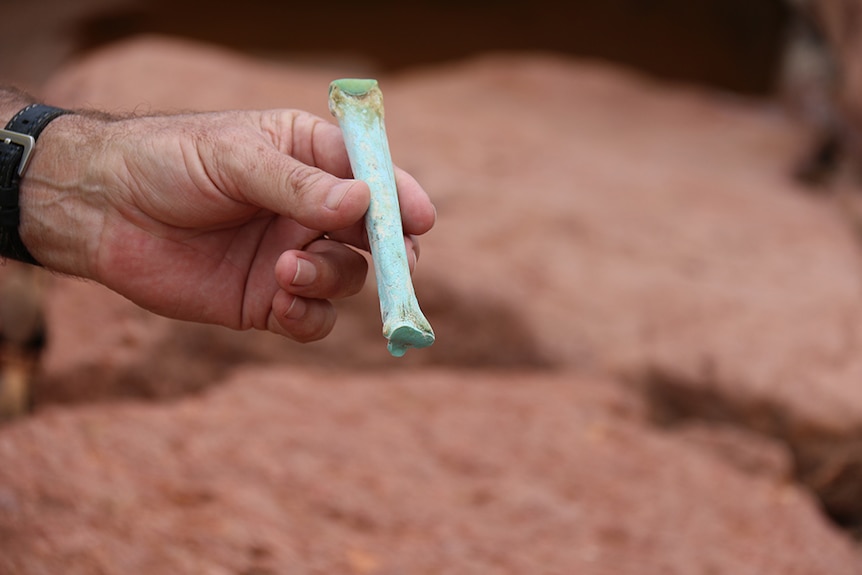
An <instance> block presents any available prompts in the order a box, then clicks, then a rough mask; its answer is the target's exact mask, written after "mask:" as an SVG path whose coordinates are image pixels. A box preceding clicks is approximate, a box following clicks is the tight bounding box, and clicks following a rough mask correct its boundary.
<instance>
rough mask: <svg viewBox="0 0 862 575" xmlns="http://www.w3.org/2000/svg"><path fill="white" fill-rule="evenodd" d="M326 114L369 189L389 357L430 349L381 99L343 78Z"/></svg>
mask: <svg viewBox="0 0 862 575" xmlns="http://www.w3.org/2000/svg"><path fill="white" fill-rule="evenodd" d="M329 110H330V112H332V115H333V116H335V118H336V119H337V120H338V124H339V125H340V126H341V131H342V132H343V133H344V143H345V145H346V146H347V154H348V156H349V157H350V166H351V168H352V169H353V176H354V177H355V178H357V179H359V180H362V181H364V182H365V183H367V184H368V187H369V188H371V204H370V206H369V207H368V213H367V214H365V229H366V230H367V232H368V241H369V243H370V244H371V259H372V260H373V262H374V274H375V276H376V278H377V293H378V295H379V297H380V313H381V316H382V318H383V335H384V336H385V337H386V339H388V340H389V353H391V354H392V355H394V356H396V357H401V356H402V355H404V354H405V353H406V351H407V349H408V348H411V347H417V348H419V347H427V346H429V345H431V344H432V343H434V331H433V330H432V329H431V324H429V323H428V320H427V319H425V316H424V315H423V314H422V310H420V309H419V302H418V301H417V300H416V293H415V292H414V290H413V282H412V280H411V278H410V268H409V267H408V264H407V252H406V250H405V248H404V231H403V229H402V227H401V210H400V208H399V206H398V192H397V190H396V188H395V171H394V169H393V167H392V158H391V156H390V154H389V141H388V140H387V138H386V126H385V125H384V123H383V94H382V93H381V92H380V88H379V87H378V85H377V80H365V79H355V78H344V79H341V80H335V81H334V82H332V83H331V84H330V85H329Z"/></svg>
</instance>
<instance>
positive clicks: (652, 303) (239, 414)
mask: <svg viewBox="0 0 862 575" xmlns="http://www.w3.org/2000/svg"><path fill="white" fill-rule="evenodd" d="M357 72H359V73H361V72H362V71H361V70H356V69H347V68H345V69H338V68H336V69H332V68H327V69H324V68H299V67H291V66H288V65H285V64H274V63H270V62H265V61H261V60H252V59H248V58H245V57H242V56H239V55H236V54H233V53H230V52H226V51H223V50H218V49H214V48H210V47H206V46H201V45H196V44H190V43H187V42H179V41H175V40H167V39H163V38H141V39H137V40H134V41H130V42H125V43H122V44H118V45H115V46H112V47H111V48H109V49H105V50H101V51H98V52H96V53H94V54H92V55H90V56H88V57H86V58H83V59H81V60H79V61H76V62H72V63H70V64H69V65H67V66H66V67H65V68H64V69H63V70H61V71H60V72H58V73H57V74H55V75H54V76H53V77H52V78H51V80H50V81H48V82H47V83H46V84H45V85H44V86H43V88H42V89H41V95H43V96H44V97H45V98H47V99H48V101H49V102H51V103H54V104H57V105H64V106H97V107H101V108H107V109H109V110H113V111H132V110H135V111H160V110H178V109H182V110H188V109H200V110H203V109H223V108H237V107H246V108H248V107H276V106H279V107H298V108H303V109H307V110H310V111H313V112H316V113H318V114H320V115H322V116H326V115H328V114H327V111H326V90H327V85H328V83H329V81H330V80H331V79H333V78H334V77H338V76H342V75H350V74H353V73H357ZM380 80H381V86H382V88H383V91H384V96H385V99H386V110H387V127H388V129H389V132H390V138H391V147H392V151H393V155H394V157H395V160H396V162H397V163H398V164H400V165H401V166H403V167H404V168H406V169H408V170H409V171H411V172H412V173H413V174H414V175H415V176H416V177H417V178H418V179H419V180H420V181H421V182H422V183H423V184H424V185H425V187H426V189H428V190H429V192H430V193H431V194H432V196H433V198H434V200H435V203H436V205H437V207H438V213H439V220H438V225H437V227H436V228H435V229H434V230H433V231H432V233H431V234H430V235H429V236H428V237H427V238H426V239H425V241H424V242H423V244H422V258H421V261H420V262H419V266H418V269H417V273H416V276H415V281H416V285H417V292H418V295H419V299H420V302H421V303H422V305H423V309H425V311H426V314H427V315H428V317H429V319H430V320H431V322H432V324H433V325H434V327H435V330H436V332H437V337H438V342H437V343H436V344H435V345H434V347H432V348H430V349H428V350H422V351H413V352H410V353H408V356H407V357H405V358H402V359H399V360H396V359H393V358H390V357H389V356H388V354H387V353H386V350H385V341H384V340H383V339H382V338H381V336H380V333H379V332H380V325H379V317H378V311H377V303H376V296H375V294H374V289H373V285H371V282H369V285H368V286H367V289H366V290H365V291H364V292H363V293H362V294H360V296H358V297H356V298H354V299H352V300H350V301H347V302H344V303H343V304H341V305H340V320H339V325H338V326H337V328H336V330H335V332H334V333H333V334H332V336H331V337H330V338H328V339H327V340H324V341H323V342H319V343H316V344H310V345H305V346H302V345H296V344H292V343H290V342H286V341H282V340H279V339H277V338H274V337H270V336H267V335H266V334H260V333H237V332H230V331H227V330H223V329H220V328H213V327H206V326H199V325H194V324H185V323H180V322H174V321H170V320H166V319H163V318H158V317H155V316H152V315H149V314H147V313H146V312H143V311H141V310H140V309H138V308H136V307H134V306H132V305H131V304H129V303H128V302H126V301H125V300H123V299H122V298H120V297H118V296H115V295H114V294H112V293H110V292H108V291H107V290H104V289H103V288H100V287H99V286H96V285H93V284H87V283H83V282H79V281H77V280H74V279H70V278H59V277H51V278H48V286H47V288H46V295H45V311H46V317H47V325H48V338H49V339H48V347H47V348H46V351H45V355H44V357H43V361H42V365H41V372H40V374H39V377H38V380H37V381H36V383H35V388H34V401H35V403H36V407H37V409H36V413H35V414H34V415H33V416H31V417H27V418H23V419H19V420H17V421H15V422H13V423H10V424H6V425H4V426H3V427H0V461H2V462H3V463H2V465H0V573H3V574H5V573H10V574H12V573H15V574H19V573H24V574H30V573H32V574H36V573H56V572H60V571H62V572H64V573H139V572H155V573H159V572H171V573H234V574H244V575H252V574H257V575H261V574H264V573H285V572H290V573H365V574H369V573H380V574H387V573H393V574H394V573H441V572H445V573H483V574H484V573H573V572H576V573H584V574H606V573H614V574H626V573H632V574H634V573H638V574H651V573H655V574H659V573H661V574H667V573H681V574H682V573H685V574H693V573H703V574H707V573H709V574H718V573H721V574H724V573H728V574H730V573H733V574H737V573H752V574H762V573H781V574H784V573H800V574H809V573H811V574H815V573H830V574H843V573H848V574H851V573H859V572H860V570H862V555H860V551H859V546H858V541H857V540H856V539H855V537H854V534H855V533H856V530H858V528H859V526H860V525H862V492H860V491H862V487H860V486H862V481H860V479H862V387H860V381H862V339H860V337H862V335H860V325H862V324H860V321H862V298H860V295H862V268H860V255H862V244H860V238H859V229H858V222H857V220H855V219H854V218H853V216H852V214H853V211H852V210H848V207H847V202H848V201H849V202H851V203H852V202H853V201H854V198H855V196H854V194H857V193H858V190H856V189H854V188H853V187H852V186H851V185H850V184H845V183H840V184H837V185H836V186H834V187H835V188H836V189H832V190H828V191H827V190H819V191H817V192H816V193H815V192H813V191H812V190H811V189H809V188H806V187H804V186H802V185H801V184H799V183H797V182H796V181H795V180H794V179H793V177H792V174H793V172H794V169H795V166H796V164H797V162H798V161H799V159H800V158H801V157H802V156H803V155H804V153H805V151H806V147H807V145H808V134H807V133H806V131H805V130H804V129H802V128H801V127H800V126H799V125H798V124H796V123H794V122H793V121H792V120H790V119H788V118H787V117H786V115H784V114H782V113H781V111H780V110H779V109H778V107H777V106H776V105H775V104H773V103H769V102H762V101H751V100H743V99H739V98H734V97H731V96H728V95H727V94H724V93H717V92H714V91H709V90H706V89H702V88H697V87H694V86H686V85H670V84H665V83H659V82H656V81H654V80H651V79H650V78H647V77H643V76H639V75H636V74H633V73H630V72H625V71H622V70H620V69H615V68H612V67H610V66H606V65H600V64H597V63H588V62H584V61H578V60H571V59H565V58H561V57H558V56H549V55H541V54H507V55H489V56H485V57H480V58H475V59H470V60H466V61H462V62H458V63H453V64H451V65H446V66H438V67H428V68H416V69H414V70H412V71H410V72H405V73H400V74H397V75H392V76H386V77H382V78H380ZM3 272H4V273H5V274H9V273H14V272H15V270H14V266H11V265H10V266H8V267H7V268H4V270H3Z"/></svg>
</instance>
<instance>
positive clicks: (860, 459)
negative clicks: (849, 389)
mask: <svg viewBox="0 0 862 575" xmlns="http://www.w3.org/2000/svg"><path fill="white" fill-rule="evenodd" d="M635 383H636V384H637V385H638V386H640V388H641V389H642V390H643V392H644V397H645V398H646V401H647V406H648V411H649V414H650V417H651V419H652V421H653V423H654V424H655V425H657V426H658V427H660V428H663V429H666V430H669V431H680V430H683V429H686V428H688V427H690V426H692V425H700V426H707V427H711V428H712V429H714V430H727V429H733V430H737V431H740V432H742V433H744V434H747V435H748V437H750V438H752V439H753V440H755V441H756V440H757V439H758V438H761V439H766V440H768V441H770V442H773V443H778V444H780V445H781V446H783V447H785V448H786V452H787V453H788V454H789V458H790V462H789V466H788V467H789V469H788V472H789V475H790V477H788V479H789V480H792V481H794V482H796V483H797V484H799V485H802V486H804V487H805V488H806V489H808V490H809V491H810V492H811V493H812V494H814V495H815V496H816V498H817V499H818V500H819V502H820V504H821V506H822V508H823V511H824V513H825V514H826V515H827V516H828V517H829V518H830V519H831V520H832V521H833V522H834V523H835V524H836V525H837V526H839V527H840V528H842V529H844V530H846V531H847V532H849V533H850V534H851V535H852V536H853V537H854V538H856V539H857V540H862V429H860V428H859V427H854V428H852V429H847V428H845V429H842V430H836V429H826V428H825V427H824V426H823V425H820V424H817V422H812V421H810V420H805V419H804V418H803V417H801V416H798V415H795V414H793V413H792V411H791V410H789V409H788V408H787V407H785V406H782V405H779V404H778V403H776V402H772V401H769V400H752V399H751V398H750V397H732V396H731V395H729V394H728V393H727V392H726V391H725V390H726V389H727V388H726V386H721V385H718V382H715V381H693V380H691V379H690V378H687V377H685V376H681V375H679V374H676V373H672V372H670V371H667V370H657V369H653V370H649V371H648V372H647V373H646V375H643V376H641V377H639V378H636V381H635ZM729 455H730V454H729ZM730 456H731V457H733V458H734V459H735V460H737V461H736V462H737V463H738V459H737V454H732V455H730Z"/></svg>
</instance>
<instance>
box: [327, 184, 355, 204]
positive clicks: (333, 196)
mask: <svg viewBox="0 0 862 575" xmlns="http://www.w3.org/2000/svg"><path fill="white" fill-rule="evenodd" d="M352 187H353V182H341V183H339V184H335V185H334V186H332V189H331V190H329V194H327V196H326V200H324V202H323V205H324V206H326V207H327V208H329V209H330V210H337V209H338V206H340V205H341V201H342V200H344V196H346V195H347V192H349V191H350V188H352Z"/></svg>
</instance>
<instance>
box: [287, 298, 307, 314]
mask: <svg viewBox="0 0 862 575" xmlns="http://www.w3.org/2000/svg"><path fill="white" fill-rule="evenodd" d="M306 307H307V306H306V303H305V300H303V299H302V298H301V297H294V298H293V301H292V302H290V307H288V308H287V311H286V312H284V317H285V319H301V318H302V316H304V315H305V310H306Z"/></svg>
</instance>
